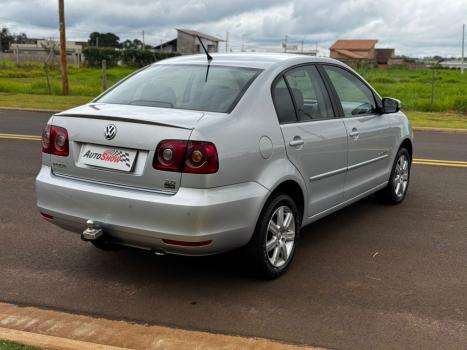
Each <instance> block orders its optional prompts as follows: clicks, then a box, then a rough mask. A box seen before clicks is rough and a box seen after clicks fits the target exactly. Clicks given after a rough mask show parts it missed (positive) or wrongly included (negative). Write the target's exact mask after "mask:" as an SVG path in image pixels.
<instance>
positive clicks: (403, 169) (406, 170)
mask: <svg viewBox="0 0 467 350" xmlns="http://www.w3.org/2000/svg"><path fill="white" fill-rule="evenodd" d="M411 163H412V159H411V157H410V154H409V152H408V151H407V149H405V148H401V149H399V151H398V152H397V155H396V158H395V160H394V164H393V166H392V171H391V177H390V178H389V183H388V185H387V186H386V187H385V188H384V189H382V190H381V191H380V192H379V195H380V197H381V198H382V199H383V200H384V201H385V202H387V203H389V204H399V203H402V201H403V200H404V199H405V196H406V195H407V190H408V188H409V181H410V166H411Z"/></svg>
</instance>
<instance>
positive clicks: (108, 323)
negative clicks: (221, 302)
mask: <svg viewBox="0 0 467 350" xmlns="http://www.w3.org/2000/svg"><path fill="white" fill-rule="evenodd" d="M227 317H228V316H227ZM271 336H274V335H273V334H271ZM0 339H6V340H10V341H16V342H19V343H23V344H28V345H34V346H39V347H44V348H49V349H54V350H88V349H89V350H91V349H96V350H107V349H108V350H124V349H125V350H126V349H134V350H139V349H141V350H142V349H145V350H158V349H164V350H192V349H203V350H214V349H216V350H235V349H241V350H318V349H323V348H316V347H305V346H298V345H288V344H284V343H280V342H277V341H273V340H268V339H261V338H245V337H240V336H231V335H223V334H214V333H208V332H201V331H190V330H183V329H176V328H168V327H162V326H148V325H140V324H135V323H128V322H124V321H112V320H107V319H102V318H94V317H89V316H82V315H75V314H70V313H65V312H58V311H51V310H45V309H40V308H35V307H19V306H16V305H13V304H8V303H0Z"/></svg>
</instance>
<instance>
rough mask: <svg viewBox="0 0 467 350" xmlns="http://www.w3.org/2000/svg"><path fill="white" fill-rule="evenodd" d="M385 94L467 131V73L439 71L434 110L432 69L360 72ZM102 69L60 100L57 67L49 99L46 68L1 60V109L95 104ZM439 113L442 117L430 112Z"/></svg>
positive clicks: (74, 76)
mask: <svg viewBox="0 0 467 350" xmlns="http://www.w3.org/2000/svg"><path fill="white" fill-rule="evenodd" d="M133 71H134V68H128V67H115V68H109V69H107V82H108V87H110V86H111V85H112V84H114V83H115V82H117V81H119V80H120V79H122V78H123V77H125V76H127V75H128V74H130V73H132V72H133ZM360 74H362V76H363V77H365V78H366V79H367V80H368V81H369V82H370V83H371V84H372V85H373V86H374V87H375V88H376V90H377V91H378V92H379V93H380V95H382V96H390V97H394V98H397V99H399V100H401V101H402V107H403V110H404V111H406V112H407V114H408V116H409V118H410V119H411V121H412V124H413V125H414V126H430V127H453V128H467V74H463V75H462V74H460V72H459V71H458V70H449V69H438V70H437V71H436V79H435V82H436V83H435V95H434V96H435V98H434V103H433V108H432V106H431V81H432V70H431V69H409V68H400V67H399V68H398V67H392V68H388V69H361V70H360ZM101 79H102V77H101V71H100V69H97V68H86V67H78V66H76V65H70V66H69V80H70V96H66V97H65V96H61V78H60V70H59V67H58V66H55V67H54V68H53V69H51V70H50V80H51V86H52V92H53V94H52V95H48V88H47V80H46V78H45V73H44V68H43V66H42V65H41V64H38V63H26V64H22V65H20V66H18V67H17V66H16V64H15V63H14V62H9V61H3V62H0V107H11V108H40V109H51V110H64V109H67V108H70V107H74V106H77V105H80V104H83V103H86V102H88V101H90V100H91V99H92V98H94V97H95V96H97V95H98V94H100V93H101V92H102V83H101ZM429 112H437V113H429Z"/></svg>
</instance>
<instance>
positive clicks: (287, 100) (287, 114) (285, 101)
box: [272, 77, 297, 124]
mask: <svg viewBox="0 0 467 350" xmlns="http://www.w3.org/2000/svg"><path fill="white" fill-rule="evenodd" d="M272 91H273V99H274V105H275V107H276V113H277V117H278V118H279V123H280V124H287V123H296V122H297V117H296V115H295V108H294V105H293V102H292V97H291V96H290V93H289V89H288V88H287V84H286V83H285V80H284V78H283V77H281V78H280V79H278V80H277V81H276V82H275V84H274V86H273V89H272Z"/></svg>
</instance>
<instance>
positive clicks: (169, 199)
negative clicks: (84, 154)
mask: <svg viewBox="0 0 467 350" xmlns="http://www.w3.org/2000/svg"><path fill="white" fill-rule="evenodd" d="M36 192H37V206H38V207H39V209H40V211H41V212H42V213H45V214H49V215H52V216H53V219H52V220H51V222H52V223H54V224H56V225H58V226H61V227H63V228H65V229H67V230H70V231H74V232H78V233H81V232H82V231H83V230H84V229H85V227H86V220H88V219H92V220H93V221H94V222H95V223H97V224H98V225H99V226H100V227H102V229H103V231H104V234H106V235H108V236H110V237H111V238H112V239H113V240H114V241H116V242H118V243H121V244H126V245H130V246H136V247H139V248H145V249H162V250H164V251H165V252H167V253H174V254H186V255H207V254H215V253H220V252H223V251H226V250H230V249H234V248H237V247H240V246H242V245H245V244H246V243H248V241H249V239H250V238H251V235H252V233H253V231H254V228H255V225H256V221H257V219H258V216H259V213H260V211H261V208H262V206H263V204H264V202H265V200H266V198H267V196H268V194H269V191H268V190H267V189H266V188H264V187H263V186H261V185H259V184H257V183H255V182H249V183H243V184H237V185H231V186H225V187H218V188H211V189H193V188H183V187H181V188H180V189H179V190H178V192H177V193H176V194H162V193H154V192H147V191H141V190H133V189H125V188H117V187H114V186H109V185H102V184H95V183H90V182H84V181H80V180H75V179H69V178H63V177H59V176H55V175H53V174H52V172H51V169H50V167H48V166H43V167H42V169H41V171H40V172H39V174H38V176H37V178H36ZM163 239H168V240H176V241H186V242H201V241H212V242H211V243H210V244H209V245H207V246H202V247H182V246H176V245H172V244H166V243H164V242H163V241H162V240H163Z"/></svg>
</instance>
